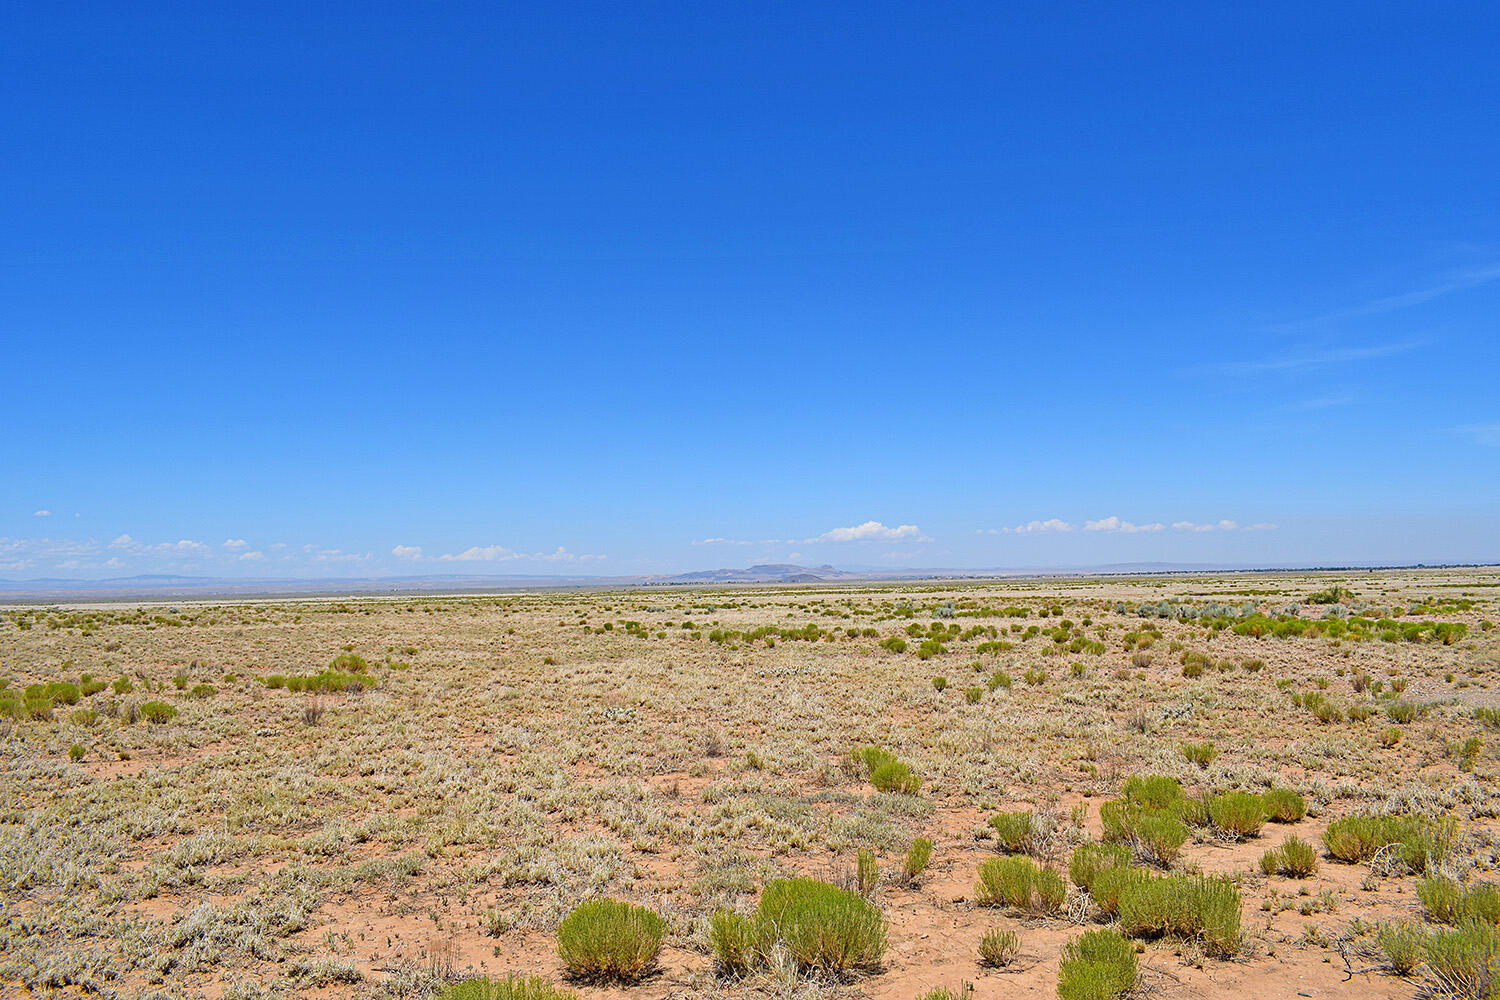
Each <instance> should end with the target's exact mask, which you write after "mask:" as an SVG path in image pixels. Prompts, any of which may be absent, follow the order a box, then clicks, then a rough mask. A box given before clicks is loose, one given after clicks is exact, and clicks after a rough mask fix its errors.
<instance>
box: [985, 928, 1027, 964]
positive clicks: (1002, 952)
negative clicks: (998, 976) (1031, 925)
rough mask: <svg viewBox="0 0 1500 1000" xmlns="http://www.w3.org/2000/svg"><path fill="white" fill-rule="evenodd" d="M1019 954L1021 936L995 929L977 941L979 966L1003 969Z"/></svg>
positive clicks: (1002, 929)
mask: <svg viewBox="0 0 1500 1000" xmlns="http://www.w3.org/2000/svg"><path fill="white" fill-rule="evenodd" d="M1020 954H1021V935H1019V934H1017V933H1016V932H1015V931H1011V930H1005V929H1004V928H1000V927H996V928H993V929H991V930H987V931H985V932H984V935H983V936H982V937H980V939H979V964H981V965H988V966H992V967H994V968H997V969H1003V968H1004V967H1005V966H1007V965H1009V964H1010V963H1012V962H1014V961H1015V960H1016V958H1017V957H1019V956H1020Z"/></svg>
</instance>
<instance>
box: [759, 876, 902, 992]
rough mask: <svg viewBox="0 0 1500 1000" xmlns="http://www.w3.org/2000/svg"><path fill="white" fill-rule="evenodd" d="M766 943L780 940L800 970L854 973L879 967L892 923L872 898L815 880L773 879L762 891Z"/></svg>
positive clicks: (762, 931)
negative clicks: (886, 918)
mask: <svg viewBox="0 0 1500 1000" xmlns="http://www.w3.org/2000/svg"><path fill="white" fill-rule="evenodd" d="M755 921H756V924H757V925H758V927H757V932H758V933H759V934H760V935H761V938H760V940H762V941H764V942H765V943H766V944H767V945H769V944H771V943H774V941H775V940H778V939H779V940H780V942H781V944H782V947H784V948H785V949H786V950H787V952H788V953H789V954H790V955H791V956H792V958H793V959H794V960H795V961H796V963H797V965H798V967H799V968H802V969H813V970H817V971H821V972H848V971H853V970H858V969H874V968H877V967H879V965H880V959H881V957H882V956H884V955H885V942H886V923H885V917H884V916H882V915H881V913H880V910H879V909H878V908H877V907H876V906H875V905H874V904H873V903H871V902H870V901H869V900H868V899H865V898H864V897H863V896H860V895H858V894H856V893H852V892H849V891H848V890H847V889H840V888H839V887H838V886H836V885H830V884H829V883H827V882H820V881H818V880H817V879H810V878H780V879H775V880H773V881H772V882H771V883H770V884H769V885H767V886H766V889H765V892H763V893H761V896H760V905H759V906H758V907H757V908H756V912H755Z"/></svg>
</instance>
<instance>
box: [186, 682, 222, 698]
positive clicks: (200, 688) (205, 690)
mask: <svg viewBox="0 0 1500 1000" xmlns="http://www.w3.org/2000/svg"><path fill="white" fill-rule="evenodd" d="M218 693H219V689H218V688H216V687H214V686H213V685H212V684H194V685H193V689H192V690H191V691H189V692H188V696H189V697H192V698H212V697H213V696H214V695H216V694H218Z"/></svg>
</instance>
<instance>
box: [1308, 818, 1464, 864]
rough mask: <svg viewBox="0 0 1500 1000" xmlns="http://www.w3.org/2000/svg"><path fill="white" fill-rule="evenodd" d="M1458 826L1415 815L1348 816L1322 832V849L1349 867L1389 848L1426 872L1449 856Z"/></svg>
mask: <svg viewBox="0 0 1500 1000" xmlns="http://www.w3.org/2000/svg"><path fill="white" fill-rule="evenodd" d="M1455 833H1456V824H1455V823H1454V822H1453V821H1452V820H1451V819H1445V820H1442V821H1437V820H1432V819H1428V818H1427V817H1426V816H1419V815H1415V814H1399V815H1393V816H1345V817H1344V818H1343V819H1339V820H1334V821H1333V823H1331V824H1329V827H1328V829H1327V830H1325V831H1324V832H1323V846H1324V847H1326V848H1327V849H1328V853H1329V855H1330V856H1332V857H1334V858H1337V859H1338V860H1340V861H1345V862H1348V863H1350V864H1358V863H1360V862H1364V861H1369V860H1371V859H1372V858H1374V857H1375V856H1376V855H1377V854H1379V853H1380V852H1381V851H1383V850H1386V849H1387V848H1389V849H1390V850H1391V851H1393V852H1394V853H1395V854H1396V856H1397V857H1398V858H1399V860H1400V861H1401V862H1402V863H1403V864H1405V866H1406V867H1407V868H1408V869H1409V870H1411V871H1414V872H1425V871H1427V869H1428V868H1429V867H1430V866H1431V865H1434V864H1437V863H1438V862H1441V861H1442V860H1443V859H1444V858H1445V857H1447V856H1448V852H1449V850H1450V849H1451V848H1452V845H1453V839H1454V835H1455Z"/></svg>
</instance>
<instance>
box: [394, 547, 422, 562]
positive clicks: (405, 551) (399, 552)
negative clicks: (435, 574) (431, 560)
mask: <svg viewBox="0 0 1500 1000" xmlns="http://www.w3.org/2000/svg"><path fill="white" fill-rule="evenodd" d="M391 555H393V556H395V557H396V558H397V559H405V560H407V561H408V562H417V561H418V560H420V559H421V558H422V546H420V545H398V546H396V547H395V548H394V549H391Z"/></svg>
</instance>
